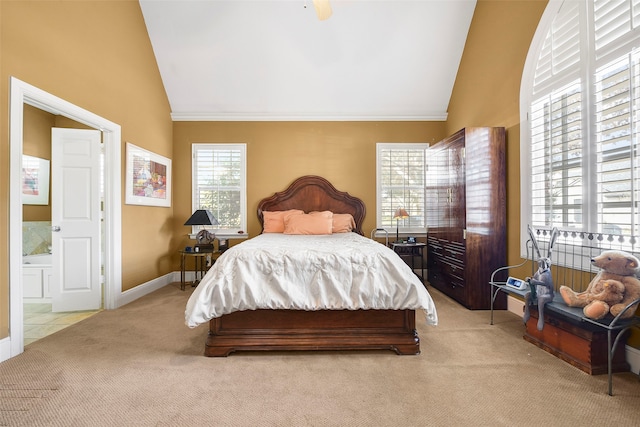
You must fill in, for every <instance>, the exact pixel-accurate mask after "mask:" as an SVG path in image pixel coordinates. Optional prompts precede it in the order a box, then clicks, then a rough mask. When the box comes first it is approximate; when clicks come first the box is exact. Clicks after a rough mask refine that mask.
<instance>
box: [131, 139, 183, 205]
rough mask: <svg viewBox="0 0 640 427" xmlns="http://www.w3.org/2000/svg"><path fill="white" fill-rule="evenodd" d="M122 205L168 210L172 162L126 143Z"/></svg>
mask: <svg viewBox="0 0 640 427" xmlns="http://www.w3.org/2000/svg"><path fill="white" fill-rule="evenodd" d="M126 150H127V163H126V176H125V192H126V194H125V203H126V204H128V205H145V206H160V207H171V181H172V179H171V159H168V158H166V157H164V156H161V155H159V154H156V153H153V152H151V151H149V150H145V149H144V148H141V147H138V146H136V145H134V144H132V143H130V142H127V146H126Z"/></svg>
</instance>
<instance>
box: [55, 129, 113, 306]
mask: <svg viewBox="0 0 640 427" xmlns="http://www.w3.org/2000/svg"><path fill="white" fill-rule="evenodd" d="M51 131H52V134H51V141H52V145H51V147H52V148H51V165H52V166H51V169H52V170H51V228H52V233H51V234H52V242H51V244H52V253H53V255H52V258H53V260H52V263H53V265H52V268H53V277H52V282H51V299H52V310H53V311H54V312H56V311H78V310H96V309H99V308H100V307H101V306H102V287H101V284H100V136H101V134H100V131H97V130H80V129H59V128H53V129H52V130H51Z"/></svg>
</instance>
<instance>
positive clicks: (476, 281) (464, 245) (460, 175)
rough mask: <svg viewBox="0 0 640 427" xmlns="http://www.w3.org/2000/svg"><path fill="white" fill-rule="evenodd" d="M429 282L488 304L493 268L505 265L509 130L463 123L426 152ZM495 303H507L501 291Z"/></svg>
mask: <svg viewBox="0 0 640 427" xmlns="http://www.w3.org/2000/svg"><path fill="white" fill-rule="evenodd" d="M426 205H427V226H428V234H427V266H428V281H429V283H430V285H431V286H433V287H434V288H436V289H438V290H440V291H442V292H443V293H445V294H446V295H448V296H450V297H451V298H453V299H454V300H456V301H458V302H459V303H460V304H462V305H464V306H465V307H467V308H469V309H489V308H490V303H491V287H490V285H489V280H490V277H491V273H492V272H493V271H494V270H495V269H496V268H498V267H502V266H504V265H506V250H507V248H506V246H507V240H506V236H507V223H506V158H505V130H504V128H500V127H474V128H465V129H462V130H460V131H458V132H456V133H455V134H453V135H451V136H450V137H448V138H446V139H444V140H442V141H440V142H438V143H437V144H435V145H433V146H432V147H430V148H429V150H428V154H427V203H426ZM498 299H499V301H496V303H495V304H494V308H505V305H506V299H505V296H504V295H498Z"/></svg>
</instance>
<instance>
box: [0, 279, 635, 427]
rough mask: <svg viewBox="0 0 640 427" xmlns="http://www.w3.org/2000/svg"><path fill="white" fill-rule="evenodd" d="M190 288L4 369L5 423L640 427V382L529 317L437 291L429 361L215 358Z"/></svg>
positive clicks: (154, 298)
mask: <svg viewBox="0 0 640 427" xmlns="http://www.w3.org/2000/svg"><path fill="white" fill-rule="evenodd" d="M190 292H191V289H188V290H187V291H186V292H182V291H180V287H179V285H178V284H174V285H170V286H166V287H164V288H163V289H160V290H158V291H156V292H154V293H152V294H150V295H147V296H145V297H143V298H141V299H139V300H137V301H135V302H133V303H131V304H128V305H126V306H124V307H122V308H120V309H118V310H107V311H103V312H101V313H98V314H96V315H95V316H92V317H91V318H89V319H86V320H83V321H82V322H80V323H78V324H76V325H73V326H71V327H69V328H67V329H65V330H63V331H60V332H57V333H55V334H54V335H52V336H49V337H47V338H44V339H42V340H39V341H37V342H35V343H33V344H30V345H29V346H27V347H26V349H25V352H24V354H22V355H20V356H18V357H15V358H13V359H10V360H8V361H5V362H3V363H1V364H0V425H1V426H50V425H51V426H327V425H328V426H528V425H530V426H540V425H544V426H572V425H576V426H583V425H616V426H637V425H640V380H639V379H638V377H637V376H636V375H634V374H632V373H622V374H615V377H614V390H613V391H614V396H613V397H611V396H608V395H607V393H606V391H607V376H606V375H599V376H589V375H587V374H585V373H583V372H582V371H580V370H578V369H576V368H574V367H572V366H570V365H568V364H567V363H565V362H563V361H561V360H559V359H557V358H555V357H553V356H551V355H550V354H548V353H546V352H544V351H542V350H540V349H538V348H537V347H535V346H534V345H532V344H529V343H528V342H526V341H524V340H523V339H522V332H523V325H522V322H521V320H520V319H519V318H518V317H517V316H515V315H513V314H511V313H508V312H499V313H498V314H497V317H496V324H495V325H493V326H491V325H489V313H488V312H486V311H469V310H466V309H464V308H463V307H461V306H460V305H458V304H456V303H454V302H452V301H451V300H449V299H448V298H446V297H444V296H442V295H441V294H440V293H438V292H437V291H431V293H432V295H433V296H434V299H435V301H436V305H437V307H438V310H439V311H438V314H439V317H440V325H439V326H437V327H430V326H426V325H424V322H423V315H422V313H419V317H418V323H419V326H418V329H419V334H420V337H421V346H422V353H421V354H420V355H419V356H397V355H395V354H394V353H392V352H387V351H381V352H291V353H286V352H277V353H237V354H234V355H231V356H229V357H228V358H207V357H204V356H203V355H202V354H203V350H204V340H205V337H206V334H207V328H206V326H200V327H198V328H196V329H188V328H187V327H186V326H184V316H183V314H184V307H185V304H186V300H187V298H188V296H189V294H190Z"/></svg>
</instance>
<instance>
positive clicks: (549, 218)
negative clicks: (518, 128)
mask: <svg viewBox="0 0 640 427" xmlns="http://www.w3.org/2000/svg"><path fill="white" fill-rule="evenodd" d="M639 26H640V0H579V1H576V0H571V1H560V0H550V1H549V4H548V5H547V9H546V11H545V14H544V16H543V18H542V20H541V23H540V26H539V27H538V32H537V33H536V35H535V37H534V41H533V43H532V45H531V49H530V51H529V56H528V58H527V63H526V65H525V70H524V75H523V80H522V92H521V111H522V113H523V114H526V116H523V120H522V122H523V123H525V122H526V123H527V125H526V126H522V136H521V140H522V148H521V155H522V156H523V159H522V164H525V165H529V171H528V173H523V176H522V189H521V194H522V219H521V221H522V227H523V230H525V229H526V226H527V224H531V225H532V226H534V227H554V226H556V227H558V228H560V229H563V230H567V229H570V230H576V231H593V232H604V233H613V234H617V235H626V236H629V235H635V236H638V235H640V206H638V195H639V190H640V181H639V179H640V164H639V159H638V155H639V154H640V153H638V148H639V147H638V143H639V140H638V137H639V133H638V132H639V131H640V128H639V125H640V28H639ZM523 172H524V170H523ZM523 241H526V236H525V238H523Z"/></svg>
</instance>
